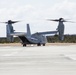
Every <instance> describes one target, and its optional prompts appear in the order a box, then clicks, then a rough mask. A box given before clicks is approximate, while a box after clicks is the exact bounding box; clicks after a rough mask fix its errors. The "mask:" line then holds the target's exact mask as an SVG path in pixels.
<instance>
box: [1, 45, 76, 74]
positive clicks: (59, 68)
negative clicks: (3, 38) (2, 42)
mask: <svg viewBox="0 0 76 75" xmlns="http://www.w3.org/2000/svg"><path fill="white" fill-rule="evenodd" d="M0 75H76V45H67V46H62V45H61V46H60V45H59V46H56V45H55V46H53V45H52V46H44V47H43V46H40V47H37V46H28V47H22V46H0Z"/></svg>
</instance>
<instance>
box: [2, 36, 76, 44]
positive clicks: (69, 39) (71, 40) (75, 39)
mask: <svg viewBox="0 0 76 75" xmlns="http://www.w3.org/2000/svg"><path fill="white" fill-rule="evenodd" d="M19 42H20V39H19V38H18V37H14V42H13V43H19ZM47 42H48V43H76V35H64V40H63V41H60V40H59V38H58V35H55V36H47ZM0 43H10V42H9V41H7V38H0Z"/></svg>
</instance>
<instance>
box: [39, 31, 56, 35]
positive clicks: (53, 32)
mask: <svg viewBox="0 0 76 75" xmlns="http://www.w3.org/2000/svg"><path fill="white" fill-rule="evenodd" d="M57 32H58V31H46V32H38V34H42V35H48V34H56V33H57Z"/></svg>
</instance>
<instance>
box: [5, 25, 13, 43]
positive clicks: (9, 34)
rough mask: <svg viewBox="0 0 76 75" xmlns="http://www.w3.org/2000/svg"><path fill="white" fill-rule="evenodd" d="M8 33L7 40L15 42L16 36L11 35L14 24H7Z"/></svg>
mask: <svg viewBox="0 0 76 75" xmlns="http://www.w3.org/2000/svg"><path fill="white" fill-rule="evenodd" d="M6 32H7V33H6V34H7V40H8V41H10V42H13V41H14V38H13V36H12V35H11V33H13V32H14V30H13V26H12V25H9V24H8V25H6Z"/></svg>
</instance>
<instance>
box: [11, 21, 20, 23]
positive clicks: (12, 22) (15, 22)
mask: <svg viewBox="0 0 76 75" xmlns="http://www.w3.org/2000/svg"><path fill="white" fill-rule="evenodd" d="M17 22H20V21H11V23H17Z"/></svg>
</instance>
